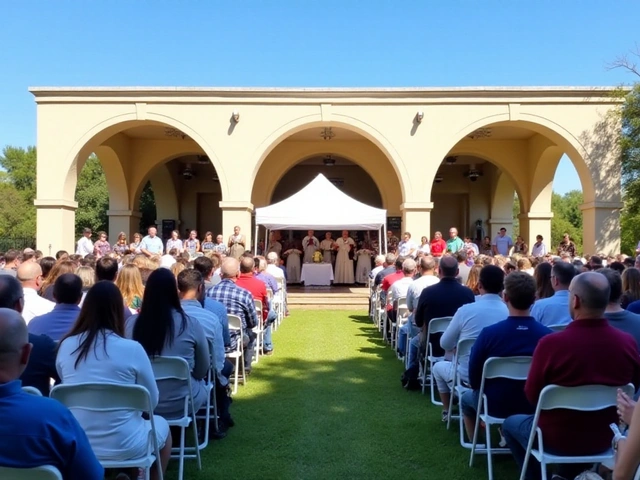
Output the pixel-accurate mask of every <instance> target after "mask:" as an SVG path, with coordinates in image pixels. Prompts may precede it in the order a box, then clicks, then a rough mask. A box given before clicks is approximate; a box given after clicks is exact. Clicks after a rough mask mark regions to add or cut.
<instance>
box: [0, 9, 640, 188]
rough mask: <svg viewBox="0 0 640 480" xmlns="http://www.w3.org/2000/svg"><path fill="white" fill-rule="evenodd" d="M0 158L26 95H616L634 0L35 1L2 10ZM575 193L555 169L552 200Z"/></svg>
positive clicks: (566, 168)
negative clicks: (522, 90)
mask: <svg viewBox="0 0 640 480" xmlns="http://www.w3.org/2000/svg"><path fill="white" fill-rule="evenodd" d="M0 8H1V9H0V19H1V22H2V28H1V29H0V147H2V146H4V145H7V144H10V145H19V146H27V145H31V144H34V143H35V136H36V126H35V125H36V119H35V104H34V102H33V98H32V96H31V95H30V94H29V93H28V92H27V87H29V86H35V85H41V86H42V85H47V86H81V85H83V86H97V85H105V86H114V85H121V86H131V85H158V86H165V85H171V86H174V85H179V86H327V87H339V86H343V87H361V86H388V87H400V86H491V85H506V86H510V85H513V86H520V85H619V84H621V83H625V82H630V81H632V78H631V76H630V75H628V74H626V73H625V72H623V71H607V69H606V65H607V63H608V62H611V61H612V60H613V59H615V57H616V56H618V55H620V54H624V53H626V52H628V51H629V50H630V49H631V48H632V47H633V46H634V44H635V42H638V41H640V35H639V34H638V19H639V18H640V13H639V10H640V5H638V3H637V0H633V1H631V0H621V1H619V2H611V1H609V2H605V1H594V0H580V1H574V0H562V1H558V0H528V1H527V0H516V1H507V0H501V1H492V0H486V1H477V0H449V1H447V0H434V1H430V0H425V1H415V0H414V1H400V0H394V1H391V0H387V1H380V0H367V1H365V0H360V1H355V0H324V1H311V0H297V1H287V0H271V1H267V0H263V1H250V0H247V1H234V0H232V1H222V0H183V1H165V0H133V1H132V0H108V1H107V0H91V1H83V2H79V1H77V0H73V1H72V0H56V1H51V0H41V1H29V0H21V1H7V2H2V6H1V7H0ZM575 188H580V182H579V181H578V178H577V175H576V173H575V170H574V169H573V166H572V165H571V162H570V161H569V160H568V159H563V161H561V164H560V166H559V168H558V172H557V174H556V182H555V185H554V189H555V190H556V191H558V192H560V193H563V192H566V191H568V190H571V189H575Z"/></svg>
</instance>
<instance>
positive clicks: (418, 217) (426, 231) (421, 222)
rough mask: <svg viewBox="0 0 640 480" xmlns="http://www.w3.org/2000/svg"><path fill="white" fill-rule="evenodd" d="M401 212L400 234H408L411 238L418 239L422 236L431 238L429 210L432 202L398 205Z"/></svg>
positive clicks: (431, 208)
mask: <svg viewBox="0 0 640 480" xmlns="http://www.w3.org/2000/svg"><path fill="white" fill-rule="evenodd" d="M400 210H401V212H402V232H398V236H400V235H401V234H402V233H404V232H410V233H411V236H412V238H413V239H414V240H415V239H418V240H419V239H420V237H422V236H423V235H424V236H426V237H427V238H431V210H433V202H404V203H403V204H402V205H400Z"/></svg>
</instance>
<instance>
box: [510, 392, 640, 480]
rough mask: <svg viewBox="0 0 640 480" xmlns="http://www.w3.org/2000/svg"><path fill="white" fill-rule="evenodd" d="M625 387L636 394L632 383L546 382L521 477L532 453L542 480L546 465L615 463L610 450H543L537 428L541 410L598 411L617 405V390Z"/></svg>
mask: <svg viewBox="0 0 640 480" xmlns="http://www.w3.org/2000/svg"><path fill="white" fill-rule="evenodd" d="M618 389H622V390H623V391H624V392H625V393H626V394H627V395H629V396H630V397H631V396H633V393H634V387H633V385H632V384H628V385H624V386H620V387H607V386H605V385H584V386H581V387H561V386H558V385H547V386H546V387H544V388H543V389H542V392H540V398H539V399H538V405H537V406H536V413H535V415H534V417H533V424H532V425H531V434H530V435H529V443H528V445H527V451H526V453H525V455H524V464H523V465H522V472H520V480H524V478H525V473H526V472H527V466H528V465H529V458H530V457H531V456H532V455H533V457H535V459H536V460H538V462H540V467H541V470H542V480H547V465H552V464H563V463H587V464H588V463H603V462H612V461H613V458H614V453H613V450H611V449H609V450H608V451H606V452H602V453H601V454H599V455H586V456H568V455H552V454H550V453H547V452H545V451H544V441H543V435H542V430H540V427H538V421H539V420H540V412H541V411H542V410H554V409H556V408H563V409H567V410H577V411H581V412H596V411H598V410H603V409H605V408H609V407H614V406H616V405H617V391H618ZM536 439H537V440H538V448H537V449H536V448H533V445H534V442H535V441H536Z"/></svg>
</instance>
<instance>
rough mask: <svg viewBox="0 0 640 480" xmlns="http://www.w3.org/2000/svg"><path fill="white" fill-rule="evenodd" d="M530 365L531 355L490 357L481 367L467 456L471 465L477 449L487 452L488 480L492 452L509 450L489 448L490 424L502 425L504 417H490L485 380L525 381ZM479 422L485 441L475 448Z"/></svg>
mask: <svg viewBox="0 0 640 480" xmlns="http://www.w3.org/2000/svg"><path fill="white" fill-rule="evenodd" d="M530 367H531V357H524V356H522V357H491V358H488V359H487V361H486V362H484V367H483V368H482V381H481V383H480V390H479V391H478V405H477V409H476V424H475V425H476V426H475V429H474V431H473V442H472V444H471V456H470V458H469V466H470V467H472V466H473V457H474V455H475V453H476V451H478V452H479V453H486V454H487V468H488V470H489V480H493V463H492V459H491V454H492V453H506V454H509V453H511V451H510V450H509V449H508V448H497V449H494V450H492V449H491V425H502V423H503V422H504V420H505V419H504V418H498V417H492V416H491V415H489V407H488V404H487V396H486V395H485V393H484V387H485V382H486V380H491V379H494V378H506V379H508V380H513V381H525V380H526V379H527V375H528V374H529V368H530ZM480 422H484V424H485V437H486V443H485V448H484V449H477V446H478V431H479V430H480Z"/></svg>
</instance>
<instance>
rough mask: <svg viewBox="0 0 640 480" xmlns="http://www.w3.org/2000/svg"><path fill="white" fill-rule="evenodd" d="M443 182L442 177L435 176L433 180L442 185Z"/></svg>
mask: <svg viewBox="0 0 640 480" xmlns="http://www.w3.org/2000/svg"><path fill="white" fill-rule="evenodd" d="M443 180H444V178H443V177H442V175H436V178H435V179H434V181H435V182H436V183H442V181H443Z"/></svg>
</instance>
